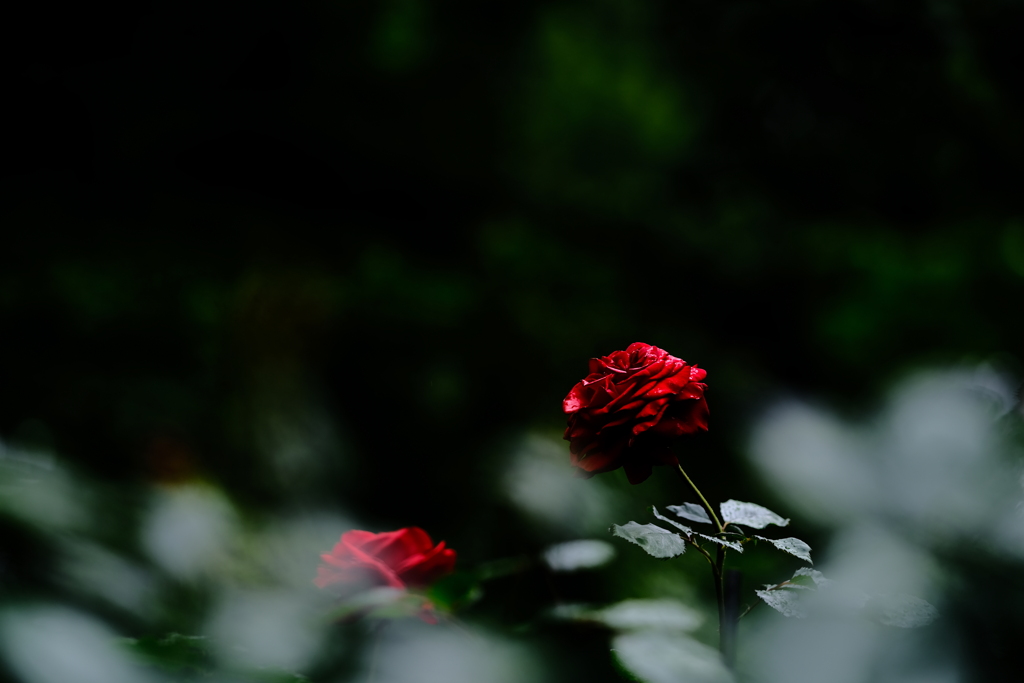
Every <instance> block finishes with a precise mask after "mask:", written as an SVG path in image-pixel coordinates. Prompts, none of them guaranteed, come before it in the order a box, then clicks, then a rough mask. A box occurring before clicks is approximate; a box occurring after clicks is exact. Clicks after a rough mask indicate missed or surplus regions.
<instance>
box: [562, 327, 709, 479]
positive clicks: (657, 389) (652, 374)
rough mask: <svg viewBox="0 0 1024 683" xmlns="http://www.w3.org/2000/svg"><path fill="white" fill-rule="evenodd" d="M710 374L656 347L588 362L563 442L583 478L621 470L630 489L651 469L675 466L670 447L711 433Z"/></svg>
mask: <svg viewBox="0 0 1024 683" xmlns="http://www.w3.org/2000/svg"><path fill="white" fill-rule="evenodd" d="M706 375H707V373H706V372H705V371H704V370H701V369H700V368H698V367H697V366H696V365H687V363H686V361H684V360H682V359H681V358H676V357H675V356H672V355H669V354H668V352H666V351H664V350H662V349H659V348H658V347H656V346H651V345H650V344H641V343H640V342H637V343H635V344H630V345H629V347H628V348H627V349H626V350H625V351H616V352H614V353H612V354H609V355H607V356H605V357H604V358H592V359H591V360H590V374H589V375H587V376H586V378H584V379H583V380H582V381H580V382H579V383H578V384H577V385H576V386H574V387H573V388H572V391H570V392H569V395H568V396H566V397H565V400H564V401H562V410H563V411H564V412H565V414H566V415H568V416H569V426H568V427H567V428H566V430H565V438H566V439H567V440H568V441H569V450H570V452H571V453H572V464H573V465H574V466H576V467H578V468H580V471H581V473H582V474H583V476H586V477H590V476H593V475H595V474H598V473H599V472H610V471H611V470H615V469H618V468H619V467H622V468H623V469H624V470H625V471H626V476H627V477H628V478H629V481H630V483H632V484H639V483H640V482H642V481H643V480H644V479H646V478H647V477H649V476H651V468H652V466H653V465H676V464H678V462H679V461H678V459H677V458H676V456H675V454H674V453H673V452H672V450H671V449H670V448H669V442H670V441H671V440H672V439H673V438H675V437H679V436H682V435H684V434H693V433H694V432H696V431H698V430H701V429H703V430H707V428H708V404H707V402H706V401H705V400H704V389H705V388H706V386H707V385H705V384H702V383H701V380H702V379H704V377H705V376H706Z"/></svg>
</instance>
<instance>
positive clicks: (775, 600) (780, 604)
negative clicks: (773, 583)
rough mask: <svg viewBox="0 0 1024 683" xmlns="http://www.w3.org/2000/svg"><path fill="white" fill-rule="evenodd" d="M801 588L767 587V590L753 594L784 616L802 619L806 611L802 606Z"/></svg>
mask: <svg viewBox="0 0 1024 683" xmlns="http://www.w3.org/2000/svg"><path fill="white" fill-rule="evenodd" d="M801 588H804V587H803V586H794V587H785V588H775V589H771V588H770V587H769V588H768V589H765V590H761V591H754V592H755V593H757V597H759V598H761V599H762V600H764V602H765V604H766V605H768V606H769V607H771V608H772V609H775V610H778V611H779V612H781V613H782V614H783V615H784V616H787V617H794V618H797V619H803V618H804V617H806V616H807V610H806V608H805V606H804V604H803V596H802V595H801V590H800V589H801ZM794 589H796V590H794ZM805 590H809V589H805Z"/></svg>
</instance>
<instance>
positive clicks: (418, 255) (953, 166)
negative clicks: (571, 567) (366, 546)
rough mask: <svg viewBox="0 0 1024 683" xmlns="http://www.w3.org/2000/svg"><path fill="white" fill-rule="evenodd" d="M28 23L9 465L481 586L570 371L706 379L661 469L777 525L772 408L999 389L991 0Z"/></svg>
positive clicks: (10, 49) (423, 5) (25, 16)
mask: <svg viewBox="0 0 1024 683" xmlns="http://www.w3.org/2000/svg"><path fill="white" fill-rule="evenodd" d="M19 12H20V14H18V15H17V16H11V17H9V19H8V20H7V21H5V24H6V32H7V33H8V38H7V39H5V41H4V42H5V45H6V54H7V56H6V57H5V70H6V76H5V79H4V83H3V88H4V91H5V93H6V97H5V99H6V101H7V104H6V106H5V107H4V109H5V110H6V111H7V113H8V114H11V113H13V114H14V118H13V119H9V120H8V123H7V124H5V128H4V140H5V142H4V150H3V154H2V157H0V161H2V164H3V174H4V178H3V188H4V197H3V202H2V205H0V211H2V216H0V221H2V233H3V237H2V243H0V262H2V268H0V437H2V438H3V439H5V440H7V441H8V442H10V443H19V444H42V445H45V446H47V447H51V448H53V449H54V450H55V451H56V452H57V453H59V454H60V455H61V456H63V457H65V458H67V459H68V460H69V461H71V462H73V463H75V464H76V466H78V467H80V468H81V471H82V472H84V473H87V474H88V476H92V477H96V478H97V479H100V480H104V481H112V482H119V483H124V484H125V485H126V486H130V485H133V484H136V483H139V482H148V481H153V480H157V481H166V480H175V479H177V478H181V477H185V478H187V477H192V476H199V477H202V478H205V479H207V480H210V481H213V482H216V483H218V484H219V485H221V486H223V487H224V488H225V490H227V491H228V492H229V494H230V495H231V496H232V497H234V498H235V499H236V500H237V501H238V502H239V504H241V505H243V506H244V507H246V508H247V509H249V510H251V511H252V512H253V513H254V514H257V515H260V514H263V515H273V514H275V511H278V510H284V509H295V508H303V507H309V508H315V507H317V506H322V505H339V506H342V507H343V508H345V509H346V510H349V511H350V512H352V514H354V515H356V516H357V517H358V518H359V519H361V520H364V522H365V523H366V524H368V525H374V526H375V527H376V528H380V529H386V528H395V527H398V526H405V525H409V524H417V525H420V526H423V527H424V528H427V529H428V530H430V531H431V533H432V534H434V535H435V536H438V537H443V538H445V539H447V540H448V541H449V543H450V545H452V546H453V547H456V548H459V549H460V552H461V553H462V555H461V557H462V561H463V562H465V563H468V564H469V565H472V564H475V563H479V562H483V561H485V560H488V559H494V558H496V557H501V556H512V555H516V554H518V553H522V552H534V551H535V550H536V549H537V548H538V547H540V546H539V544H541V543H542V542H546V541H547V540H551V539H550V538H546V537H545V534H544V532H543V531H540V532H538V531H537V530H535V529H530V528H529V527H528V525H527V524H526V522H524V521H523V519H522V518H521V517H517V516H515V515H514V514H512V513H511V512H510V511H509V510H508V504H507V503H505V502H503V499H502V498H501V496H500V495H499V494H498V492H497V491H498V483H499V480H500V476H501V473H502V471H503V466H504V464H505V463H504V458H505V457H506V455H507V452H508V450H509V444H510V443H512V442H514V441H515V439H517V438H518V435H519V434H520V433H521V432H522V431H523V430H525V429H536V430H540V431H542V432H546V433H550V434H556V433H557V430H558V429H560V428H561V426H562V424H563V421H562V416H561V414H560V401H561V399H562V397H563V396H564V395H565V393H566V392H567V391H568V389H569V388H570V387H571V386H572V384H573V383H574V382H575V381H577V380H578V379H579V378H580V377H582V376H583V375H584V374H585V372H586V359H587V358H588V357H590V356H594V355H603V354H606V353H609V352H610V351H612V350H615V349H620V348H624V347H625V346H626V345H628V344H629V343H630V342H633V341H645V342H648V343H652V344H656V345H658V346H661V347H663V348H665V349H667V350H668V351H669V352H671V353H673V354H675V355H678V356H681V357H683V358H685V359H686V360H688V361H690V362H696V363H698V364H700V365H701V367H704V368H706V369H707V370H708V373H709V374H708V379H707V382H708V385H709V390H708V400H709V403H710V405H711V411H712V426H711V431H710V433H709V434H708V435H706V436H705V437H700V438H697V439H694V440H693V442H692V443H691V444H690V445H689V447H688V448H689V450H688V451H687V453H688V454H689V457H688V458H687V460H688V461H689V467H690V468H691V469H692V470H693V474H694V475H695V477H696V478H697V479H698V480H699V481H703V482H706V487H707V488H708V489H709V491H708V492H709V496H710V497H712V498H715V499H724V498H729V497H736V498H741V499H750V497H753V496H757V498H755V499H756V500H760V501H762V502H765V503H766V504H770V503H771V502H772V499H771V494H770V492H766V491H762V490H761V489H759V488H758V485H757V483H756V482H755V481H752V480H750V478H749V476H748V475H747V473H746V470H745V469H744V468H745V466H744V465H743V463H742V459H741V457H740V456H741V451H742V447H743V443H744V438H745V435H746V433H745V430H746V429H747V427H748V426H749V424H750V422H751V420H752V419H753V418H755V417H756V416H757V415H759V414H760V411H762V410H763V408H764V407H765V406H766V405H768V403H769V402H770V400H771V399H772V398H775V397H778V396H781V395H787V394H793V393H796V394H799V395H810V396H815V397H824V398H826V399H828V400H830V401H833V402H835V403H838V404H840V405H844V406H846V407H848V408H851V409H853V410H856V411H861V410H870V408H871V405H872V399H873V397H875V396H877V395H878V392H879V391H881V390H882V389H884V388H885V387H887V386H888V385H889V384H890V383H891V382H893V381H894V380H895V379H897V378H898V377H900V376H901V375H903V374H904V373H906V372H907V371H909V370H910V369H913V368H915V367H920V366H924V365H931V364H946V363H959V362H965V361H966V362H975V361H979V360H990V361H995V362H996V363H998V364H1001V366H1002V367H1005V368H1008V369H1009V370H1011V371H1013V370H1015V369H1016V368H1017V367H1018V365H1017V363H1018V361H1019V359H1020V342H1021V338H1022V333H1024V315H1021V311H1020V295H1021V291H1022V285H1024V209H1022V206H1021V196H1022V193H1021V187H1022V180H1024V179H1022V168H1024V166H1022V164H1024V159H1022V150H1024V135H1022V130H1024V129H1022V126H1021V121H1022V118H1021V115H1022V107H1024V75H1022V74H1024V71H1021V69H1020V67H1019V64H1020V63H1024V40H1022V39H1021V35H1022V34H1021V29H1022V28H1024V23H1022V18H1024V8H1022V6H1021V4H1020V3H1018V2H1008V1H1007V2H997V1H994V0H983V1H974V2H969V3H968V2H955V1H952V0H950V1H948V2H937V1H936V2H867V1H863V2H854V1H834V2H796V1H793V2H768V1H758V2H729V1H725V2H704V1H700V2H695V1H694V2H691V1H686V2H636V1H627V0H622V1H619V2H605V1H600V2H586V3H584V2H581V3H570V2H562V3H558V2H516V3H481V2H461V1H455V0H452V1H448V2H425V1H423V0H394V1H388V2H379V3H347V2H341V1H340V0H339V1H336V2H308V3H277V4H274V3H268V2H245V3H241V2H238V3H230V2H221V3H212V4H211V3H187V2H178V3H172V4H156V5H147V4H139V3H130V4H125V5H123V6H115V5H110V4H100V5H93V4H89V3H86V4H80V5H78V6H73V7H62V8H60V9H59V10H58V8H57V7H56V6H46V5H39V4H31V5H29V6H26V7H22V8H21V9H20V10H19ZM311 414H313V415H314V416H315V419H314V418H310V415H311ZM282 415H283V416H285V417H286V418H287V419H290V420H291V423H290V424H297V425H311V426H309V429H310V430H315V429H326V430H327V431H328V432H330V434H332V435H333V436H331V438H330V439H327V441H325V442H324V443H327V444H328V445H327V446H324V448H323V449H322V450H321V451H316V448H314V451H316V452H317V453H319V456H318V457H319V464H318V465H317V467H316V468H315V471H313V472H311V473H309V475H308V476H306V477H305V478H303V475H302V471H301V468H300V469H299V470H298V471H296V472H292V473H291V475H290V476H289V478H287V480H284V479H282V474H281V472H280V471H277V470H273V469H270V468H267V467H264V466H263V465H262V464H261V463H262V461H261V460H260V459H259V458H258V457H256V456H254V455H253V453H254V452H255V451H257V450H258V449H259V447H260V446H259V439H260V437H259V436H258V434H259V433H260V429H261V428H263V427H264V426H265V425H266V424H267V423H268V421H269V420H272V419H278V417H280V416H282ZM325 425H326V426H325ZM307 438H308V439H310V440H312V441H314V442H316V439H317V438H318V437H316V436H315V435H313V436H310V435H309V433H307ZM317 443H319V442H317ZM335 456H336V457H335ZM566 460H568V453H567V449H566ZM566 466H567V467H568V464H567V465H566ZM620 475H621V473H617V474H615V475H606V476H608V477H619V476H620ZM616 485H617V486H618V487H619V488H621V489H623V490H624V489H626V488H627V486H626V485H625V484H624V481H623V482H618V483H617V484H616ZM645 486H647V487H648V489H647V490H646V491H644V492H643V493H642V494H636V495H637V500H645V501H646V502H648V503H660V504H663V503H666V502H669V503H670V502H677V501H676V500H675V497H678V494H677V493H676V492H678V491H679V489H678V486H679V485H678V482H677V481H676V480H675V479H674V478H672V477H671V476H670V473H668V472H659V473H657V474H656V475H655V477H654V479H653V480H652V483H651V484H647V485H645ZM637 509H638V510H639V509H642V508H641V507H639V505H638V508H637ZM780 511H781V512H783V513H785V512H786V511H785V510H780ZM638 514H639V513H638ZM613 521H624V520H609V522H613ZM814 534H815V530H814V528H807V529H805V535H806V536H808V538H811V539H813V538H814ZM602 590H604V591H606V592H607V593H608V595H612V594H614V595H615V597H628V594H629V592H630V591H629V586H617V587H616V588H615V589H614V590H613V589H611V588H607V587H605V588H596V587H595V588H593V591H592V595H591V596H590V597H591V598H593V596H594V595H601V591H602ZM517 591H518V592H517ZM509 592H510V594H514V595H517V596H519V597H517V598H516V599H517V600H520V602H519V603H517V604H518V605H522V604H523V603H522V602H521V600H522V595H527V594H530V591H529V590H527V589H525V588H522V587H520V588H519V589H515V590H513V589H511V588H510V589H509ZM501 594H502V593H501V592H500V591H498V592H497V593H496V594H495V595H498V596H500V595H501ZM494 599H495V600H496V601H497V602H500V598H499V597H495V598H494ZM538 600H540V599H538ZM510 609H511V608H510ZM520 609H521V610H522V611H524V612H528V611H529V608H527V607H520ZM513 611H514V610H513ZM524 616H525V615H524V614H517V615H516V617H517V618H520V617H524Z"/></svg>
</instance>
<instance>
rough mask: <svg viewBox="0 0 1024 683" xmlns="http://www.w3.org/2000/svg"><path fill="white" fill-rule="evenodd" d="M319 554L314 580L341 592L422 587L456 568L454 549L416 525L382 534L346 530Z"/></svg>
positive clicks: (322, 586)
mask: <svg viewBox="0 0 1024 683" xmlns="http://www.w3.org/2000/svg"><path fill="white" fill-rule="evenodd" d="M320 558H321V559H322V560H323V564H321V565H320V567H319V568H318V569H317V576H316V579H314V581H313V583H315V584H316V585H317V586H319V587H320V588H331V589H333V590H335V591H336V592H339V593H347V592H352V591H353V590H358V589H362V588H372V587H375V586H390V587H392V588H399V589H405V588H422V587H425V586H428V585H430V584H431V583H433V582H434V581H436V580H437V579H439V578H441V577H442V576H444V575H445V574H450V573H451V572H452V570H453V569H454V568H455V551H454V550H452V549H451V548H445V547H444V541H441V542H440V543H438V544H437V545H434V542H433V541H431V540H430V536H428V535H427V532H425V531H424V530H423V529H420V528H418V527H414V526H413V527H406V528H405V529H399V530H398V531H385V532H383V533H380V534H374V533H371V532H369V531H346V532H345V533H344V534H342V535H341V540H339V541H338V543H337V544H336V545H335V546H334V549H333V550H331V552H330V553H325V554H323V555H321V556H320Z"/></svg>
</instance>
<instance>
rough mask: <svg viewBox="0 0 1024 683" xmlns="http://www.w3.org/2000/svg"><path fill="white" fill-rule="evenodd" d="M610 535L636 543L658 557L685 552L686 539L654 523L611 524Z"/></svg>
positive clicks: (662, 557)
mask: <svg viewBox="0 0 1024 683" xmlns="http://www.w3.org/2000/svg"><path fill="white" fill-rule="evenodd" d="M612 535H613V536H618V537H619V538H624V539H626V540H627V541H629V542H630V543H635V544H637V545H638V546H640V547H641V548H643V549H644V550H645V551H646V552H647V554H648V555H650V556H651V557H657V558H659V559H665V558H669V557H675V556H677V555H682V554H683V553H685V552H686V541H684V540H683V539H682V538H680V537H679V535H678V534H675V533H673V532H671V531H667V530H666V529H662V528H661V527H660V526H655V525H654V524H637V523H636V522H629V523H627V524H623V525H622V526H619V525H618V524H613V525H612Z"/></svg>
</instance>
